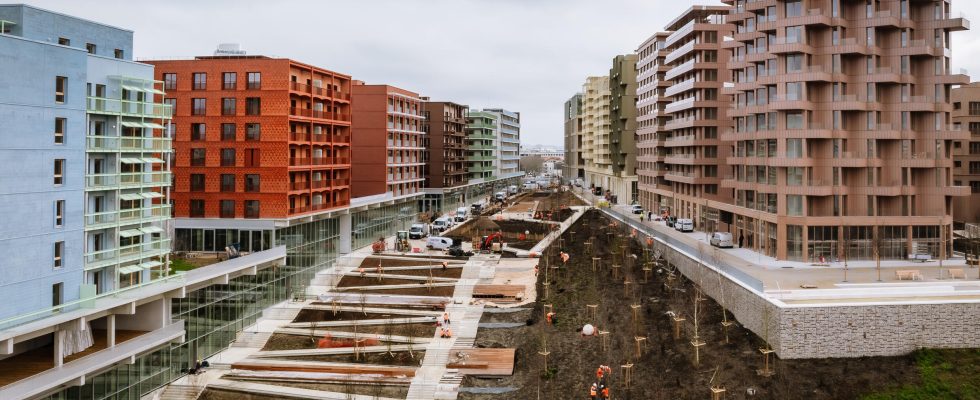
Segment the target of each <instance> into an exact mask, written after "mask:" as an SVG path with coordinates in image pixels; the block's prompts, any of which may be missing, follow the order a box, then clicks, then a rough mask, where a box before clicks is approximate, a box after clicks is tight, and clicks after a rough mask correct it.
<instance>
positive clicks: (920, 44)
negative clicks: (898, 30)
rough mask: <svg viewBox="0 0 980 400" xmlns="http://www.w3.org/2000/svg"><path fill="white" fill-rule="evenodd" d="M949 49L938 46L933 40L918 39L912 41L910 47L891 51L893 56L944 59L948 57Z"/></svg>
mask: <svg viewBox="0 0 980 400" xmlns="http://www.w3.org/2000/svg"><path fill="white" fill-rule="evenodd" d="M947 52H949V49H947V48H944V47H942V46H938V45H936V43H935V42H934V41H932V40H926V39H917V40H910V41H909V43H908V46H905V47H900V48H894V49H891V55H893V56H928V57H944V56H947V54H946V53H947Z"/></svg>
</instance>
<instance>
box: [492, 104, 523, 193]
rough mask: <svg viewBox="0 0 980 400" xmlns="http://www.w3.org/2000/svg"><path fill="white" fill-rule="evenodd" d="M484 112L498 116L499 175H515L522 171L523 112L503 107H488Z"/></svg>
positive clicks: (497, 173)
mask: <svg viewBox="0 0 980 400" xmlns="http://www.w3.org/2000/svg"><path fill="white" fill-rule="evenodd" d="M483 111H484V112H488V113H491V114H493V115H495V116H496V117H497V132H498V134H499V140H498V142H497V165H498V166H499V170H498V171H497V172H496V175H497V176H500V177H504V176H514V175H515V174H517V173H519V172H520V169H521V168H520V161H521V157H520V151H521V113H519V112H515V111H508V110H504V109H502V108H486V109H484V110H483Z"/></svg>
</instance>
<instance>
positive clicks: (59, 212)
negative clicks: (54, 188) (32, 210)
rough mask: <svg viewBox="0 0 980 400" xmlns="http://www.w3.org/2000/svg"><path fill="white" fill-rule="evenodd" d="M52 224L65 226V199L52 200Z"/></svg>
mask: <svg viewBox="0 0 980 400" xmlns="http://www.w3.org/2000/svg"><path fill="white" fill-rule="evenodd" d="M54 226H55V227H62V226H65V201H64V200H57V201H55V202H54Z"/></svg>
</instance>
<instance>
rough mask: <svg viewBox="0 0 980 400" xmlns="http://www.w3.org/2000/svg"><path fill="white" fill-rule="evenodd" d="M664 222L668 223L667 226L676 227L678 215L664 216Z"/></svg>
mask: <svg viewBox="0 0 980 400" xmlns="http://www.w3.org/2000/svg"><path fill="white" fill-rule="evenodd" d="M664 222H666V223H667V227H669V228H673V227H674V223H675V222H677V217H667V218H664Z"/></svg>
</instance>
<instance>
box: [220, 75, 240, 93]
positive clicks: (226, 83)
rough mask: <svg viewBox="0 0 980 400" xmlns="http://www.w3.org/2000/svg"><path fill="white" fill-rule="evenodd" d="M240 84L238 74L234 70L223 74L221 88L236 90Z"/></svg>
mask: <svg viewBox="0 0 980 400" xmlns="http://www.w3.org/2000/svg"><path fill="white" fill-rule="evenodd" d="M237 84H238V74H237V73H234V72H225V73H223V74H221V88H222V89H224V90H235V87H236V86H237Z"/></svg>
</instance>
